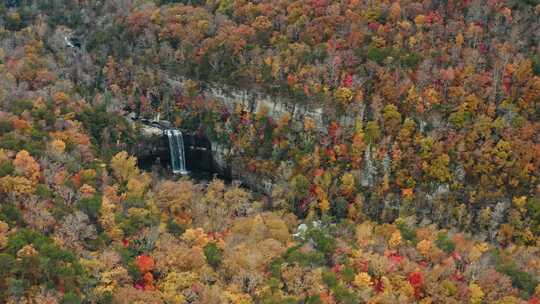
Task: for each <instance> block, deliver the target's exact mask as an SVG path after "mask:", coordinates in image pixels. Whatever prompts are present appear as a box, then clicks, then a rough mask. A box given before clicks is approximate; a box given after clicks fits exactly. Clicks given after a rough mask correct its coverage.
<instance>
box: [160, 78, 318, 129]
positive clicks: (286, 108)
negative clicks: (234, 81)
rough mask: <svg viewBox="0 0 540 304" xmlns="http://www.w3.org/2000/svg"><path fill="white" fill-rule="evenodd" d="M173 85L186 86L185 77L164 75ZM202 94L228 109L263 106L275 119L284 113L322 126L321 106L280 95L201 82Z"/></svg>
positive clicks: (255, 110) (249, 108)
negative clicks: (310, 120)
mask: <svg viewBox="0 0 540 304" xmlns="http://www.w3.org/2000/svg"><path fill="white" fill-rule="evenodd" d="M166 79H168V82H169V84H170V85H171V86H173V87H180V88H187V79H186V78H182V77H174V78H171V77H169V76H167V77H166ZM202 85H203V86H204V90H203V94H204V95H205V96H206V97H209V98H212V99H215V100H217V101H220V102H222V103H223V104H224V105H225V106H226V107H227V108H228V109H229V110H231V111H232V110H234V108H235V106H236V105H237V104H241V105H242V106H244V108H245V109H247V110H248V111H250V112H252V113H256V112H258V111H259V110H260V109H261V108H263V107H265V108H266V109H267V110H268V115H269V116H270V117H272V118H273V119H275V120H277V119H279V118H280V117H282V116H283V115H285V114H289V115H290V117H291V118H292V119H295V120H300V121H302V120H303V119H304V118H305V117H310V118H312V119H313V120H315V123H316V125H317V127H318V128H320V129H322V128H323V126H324V117H323V109H322V108H308V107H306V106H303V105H299V104H298V103H297V102H294V101H293V100H290V99H288V98H285V97H281V96H271V95H268V94H264V93H261V92H257V91H253V90H243V89H238V88H235V87H232V86H228V85H222V84H219V85H218V84H213V83H203V84H202Z"/></svg>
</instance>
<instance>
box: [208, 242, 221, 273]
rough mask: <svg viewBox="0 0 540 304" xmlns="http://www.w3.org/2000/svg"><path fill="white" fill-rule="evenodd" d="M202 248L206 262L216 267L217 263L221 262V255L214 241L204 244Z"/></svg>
mask: <svg viewBox="0 0 540 304" xmlns="http://www.w3.org/2000/svg"><path fill="white" fill-rule="evenodd" d="M203 250H204V255H205V256H206V261H207V262H208V264H210V266H212V267H214V268H217V267H218V266H219V264H221V258H222V256H223V253H222V251H221V249H219V248H218V246H217V245H216V243H208V244H207V245H206V246H204V248H203Z"/></svg>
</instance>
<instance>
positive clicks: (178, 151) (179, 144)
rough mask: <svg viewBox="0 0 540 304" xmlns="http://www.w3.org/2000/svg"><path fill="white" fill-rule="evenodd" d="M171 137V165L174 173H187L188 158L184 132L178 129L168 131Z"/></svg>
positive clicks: (168, 135)
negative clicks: (185, 150) (185, 149)
mask: <svg viewBox="0 0 540 304" xmlns="http://www.w3.org/2000/svg"><path fill="white" fill-rule="evenodd" d="M166 133H167V137H168V138H169V150H170V154H171V167H172V170H173V173H174V174H182V175H183V174H187V173H188V171H187V170H186V158H185V152H184V139H183V136H182V132H181V131H180V130H176V129H169V130H167V131H166Z"/></svg>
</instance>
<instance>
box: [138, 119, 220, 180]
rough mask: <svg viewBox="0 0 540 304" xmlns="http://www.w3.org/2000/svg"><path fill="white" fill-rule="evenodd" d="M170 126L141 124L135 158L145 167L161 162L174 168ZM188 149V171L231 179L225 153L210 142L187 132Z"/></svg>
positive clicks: (162, 123)
mask: <svg viewBox="0 0 540 304" xmlns="http://www.w3.org/2000/svg"><path fill="white" fill-rule="evenodd" d="M168 125H169V124H168V123H167V122H166V121H164V122H141V123H140V124H139V130H140V134H141V139H140V142H139V144H138V145H137V147H136V149H135V151H133V152H134V154H135V155H137V157H138V158H139V160H141V161H142V162H145V163H150V164H153V163H156V162H160V163H161V165H164V166H167V165H168V164H170V151H169V143H168V138H167V136H166V135H165V130H167V129H168ZM183 134H184V135H183V140H184V148H185V154H186V167H187V169H188V170H189V171H204V172H208V173H217V174H220V175H224V176H227V174H228V171H229V169H228V165H227V161H226V152H227V151H225V149H223V148H220V147H219V146H216V145H212V143H211V142H210V141H209V140H208V138H206V137H204V136H199V135H196V134H193V133H190V132H187V131H185V130H184V131H183Z"/></svg>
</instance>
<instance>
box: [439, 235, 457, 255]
mask: <svg viewBox="0 0 540 304" xmlns="http://www.w3.org/2000/svg"><path fill="white" fill-rule="evenodd" d="M435 245H437V247H439V249H441V250H442V251H444V252H446V253H452V252H453V251H454V249H455V244H454V242H452V240H449V239H448V234H447V233H446V232H439V234H437V239H436V240H435Z"/></svg>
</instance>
